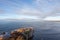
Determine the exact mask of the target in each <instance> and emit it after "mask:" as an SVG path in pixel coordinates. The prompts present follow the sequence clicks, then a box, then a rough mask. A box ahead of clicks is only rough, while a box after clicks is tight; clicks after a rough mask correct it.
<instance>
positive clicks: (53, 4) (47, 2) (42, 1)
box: [0, 0, 60, 18]
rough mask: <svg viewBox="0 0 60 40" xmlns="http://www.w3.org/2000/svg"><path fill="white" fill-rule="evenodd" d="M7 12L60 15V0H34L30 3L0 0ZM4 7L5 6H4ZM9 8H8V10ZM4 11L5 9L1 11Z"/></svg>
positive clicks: (17, 0) (41, 15)
mask: <svg viewBox="0 0 60 40" xmlns="http://www.w3.org/2000/svg"><path fill="white" fill-rule="evenodd" d="M0 2H1V4H3V6H4V7H6V8H5V11H6V13H9V12H11V15H12V14H13V15H14V14H17V15H26V16H34V17H39V18H45V17H48V16H58V15H59V13H60V0H33V1H32V2H30V4H29V3H28V1H27V3H28V4H27V3H26V2H24V0H20V1H19V0H0ZM4 7H3V8H4ZM6 9H8V10H9V11H8V10H6ZM1 12H2V13H3V11H1Z"/></svg>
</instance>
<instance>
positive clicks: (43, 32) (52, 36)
mask: <svg viewBox="0 0 60 40" xmlns="http://www.w3.org/2000/svg"><path fill="white" fill-rule="evenodd" d="M30 26H32V27H33V28H34V30H35V32H34V37H33V40H60V22H20V21H1V22H0V33H2V32H4V31H5V32H10V31H12V30H14V29H17V28H21V27H30Z"/></svg>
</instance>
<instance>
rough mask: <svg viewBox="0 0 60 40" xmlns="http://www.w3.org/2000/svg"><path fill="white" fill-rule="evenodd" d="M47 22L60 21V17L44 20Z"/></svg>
mask: <svg viewBox="0 0 60 40" xmlns="http://www.w3.org/2000/svg"><path fill="white" fill-rule="evenodd" d="M44 20H45V21H60V16H52V17H51V16H50V17H46V18H45V19H44Z"/></svg>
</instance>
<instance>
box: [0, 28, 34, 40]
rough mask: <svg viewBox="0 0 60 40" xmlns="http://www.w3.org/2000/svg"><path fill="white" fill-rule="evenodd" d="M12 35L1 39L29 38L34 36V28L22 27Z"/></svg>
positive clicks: (16, 39) (23, 39)
mask: <svg viewBox="0 0 60 40" xmlns="http://www.w3.org/2000/svg"><path fill="white" fill-rule="evenodd" d="M10 34H11V37H9V38H7V39H3V37H2V36H1V37H0V40H26V39H27V40H28V39H29V38H31V37H32V36H33V28H20V29H16V30H14V31H12V32H11V33H10Z"/></svg>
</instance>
